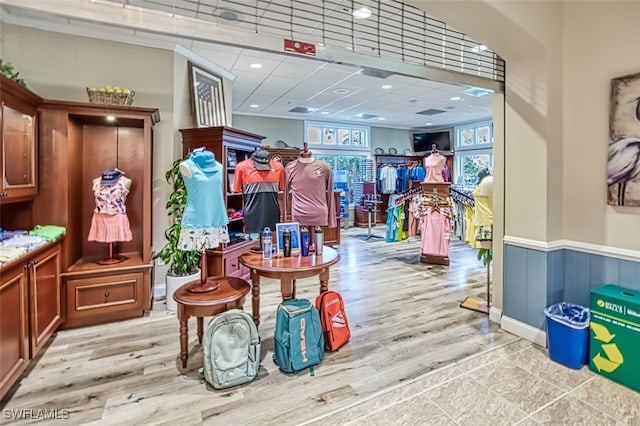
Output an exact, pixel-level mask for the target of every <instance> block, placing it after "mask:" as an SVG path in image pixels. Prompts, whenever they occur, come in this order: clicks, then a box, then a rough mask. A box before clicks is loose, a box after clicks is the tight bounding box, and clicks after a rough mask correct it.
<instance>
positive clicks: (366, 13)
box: [353, 7, 371, 19]
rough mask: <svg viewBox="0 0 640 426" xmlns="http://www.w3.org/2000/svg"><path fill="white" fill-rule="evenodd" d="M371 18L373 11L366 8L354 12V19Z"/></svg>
mask: <svg viewBox="0 0 640 426" xmlns="http://www.w3.org/2000/svg"><path fill="white" fill-rule="evenodd" d="M369 16H371V11H370V10H369V9H367V8H366V7H361V8H360V9H358V10H354V11H353V17H354V18H356V19H367V18H368V17H369Z"/></svg>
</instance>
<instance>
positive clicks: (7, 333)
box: [0, 266, 29, 396]
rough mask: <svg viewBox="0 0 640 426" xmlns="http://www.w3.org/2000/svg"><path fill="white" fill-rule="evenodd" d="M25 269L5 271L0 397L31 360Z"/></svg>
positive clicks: (0, 295)
mask: <svg viewBox="0 0 640 426" xmlns="http://www.w3.org/2000/svg"><path fill="white" fill-rule="evenodd" d="M26 281H27V280H26V274H25V273H24V268H23V267H21V266H20V267H16V268H13V269H10V270H8V271H2V280H1V281H0V396H2V395H4V394H5V392H6V391H7V390H8V389H9V388H10V387H11V385H12V383H13V382H14V381H15V379H16V378H17V377H18V375H19V374H20V372H21V371H22V370H23V369H24V368H25V367H26V365H27V360H28V359H29V345H28V339H27V333H28V322H29V320H28V316H27V282H26Z"/></svg>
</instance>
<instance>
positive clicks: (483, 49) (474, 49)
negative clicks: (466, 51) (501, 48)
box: [471, 44, 487, 53]
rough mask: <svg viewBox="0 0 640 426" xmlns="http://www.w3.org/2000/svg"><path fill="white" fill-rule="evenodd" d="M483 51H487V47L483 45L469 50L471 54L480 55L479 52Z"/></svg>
mask: <svg viewBox="0 0 640 426" xmlns="http://www.w3.org/2000/svg"><path fill="white" fill-rule="evenodd" d="M485 50H487V46H485V45H484V44H479V45H477V46H473V47H472V48H471V51H472V52H473V53H480V52H484V51H485Z"/></svg>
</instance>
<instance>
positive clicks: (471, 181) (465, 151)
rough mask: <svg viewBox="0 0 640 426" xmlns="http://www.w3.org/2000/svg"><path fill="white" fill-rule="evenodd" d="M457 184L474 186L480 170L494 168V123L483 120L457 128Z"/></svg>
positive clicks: (455, 160) (455, 161) (455, 165)
mask: <svg viewBox="0 0 640 426" xmlns="http://www.w3.org/2000/svg"><path fill="white" fill-rule="evenodd" d="M455 138H456V141H455V146H456V156H455V159H454V163H455V164H454V168H455V172H456V173H455V182H454V183H455V184H456V185H461V186H463V187H467V188H474V187H475V186H476V185H477V183H478V172H479V171H480V170H482V169H484V168H486V167H489V168H493V125H492V123H491V122H490V121H482V122H478V123H473V124H470V125H465V126H460V127H456V128H455Z"/></svg>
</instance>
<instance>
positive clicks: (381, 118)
mask: <svg viewBox="0 0 640 426" xmlns="http://www.w3.org/2000/svg"><path fill="white" fill-rule="evenodd" d="M378 120H380V121H382V120H386V118H384V117H378Z"/></svg>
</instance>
